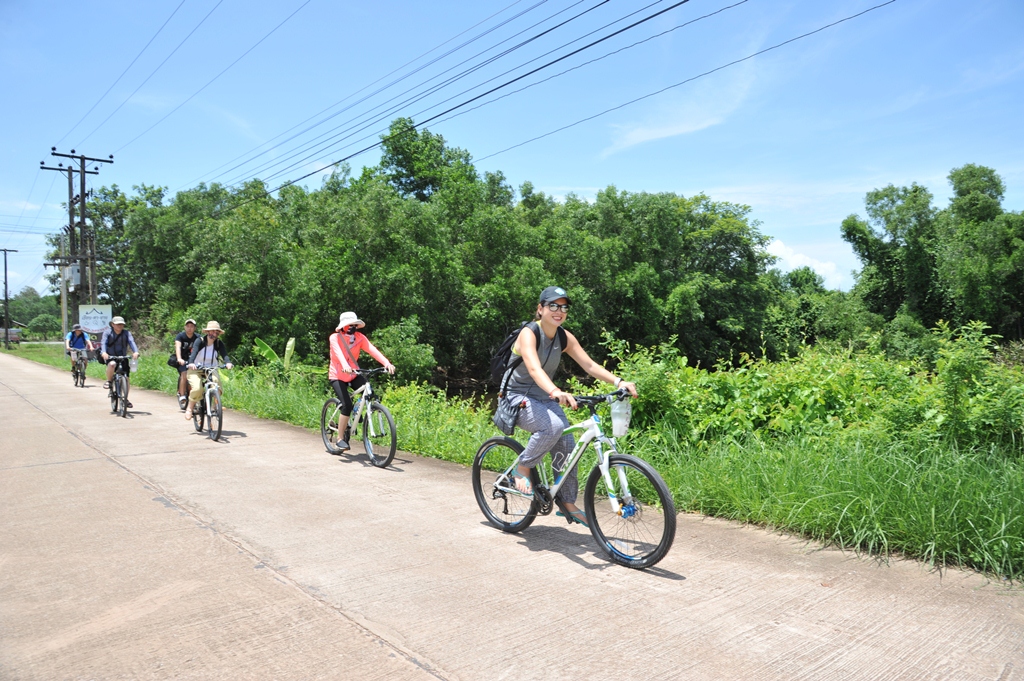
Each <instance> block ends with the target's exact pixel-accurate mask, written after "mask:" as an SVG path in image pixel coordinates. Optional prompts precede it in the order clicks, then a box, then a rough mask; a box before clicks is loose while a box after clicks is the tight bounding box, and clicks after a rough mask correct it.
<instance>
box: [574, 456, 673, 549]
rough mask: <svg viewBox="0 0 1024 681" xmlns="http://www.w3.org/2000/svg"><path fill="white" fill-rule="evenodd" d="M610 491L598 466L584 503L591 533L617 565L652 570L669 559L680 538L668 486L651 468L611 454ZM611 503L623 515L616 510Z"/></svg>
mask: <svg viewBox="0 0 1024 681" xmlns="http://www.w3.org/2000/svg"><path fill="white" fill-rule="evenodd" d="M609 466H610V473H611V482H612V488H611V489H609V487H608V484H607V481H606V480H605V478H604V476H603V475H602V474H601V469H600V467H598V466H595V467H594V470H592V471H590V477H589V478H588V479H587V489H586V492H585V493H584V502H585V503H586V509H587V520H588V521H589V523H590V532H591V534H593V535H594V539H596V540H597V543H598V545H599V546H601V548H602V549H604V551H605V552H606V553H607V554H608V556H609V557H610V558H611V559H612V561H613V562H615V563H618V564H619V565H625V566H626V567H630V568H638V569H640V568H647V567H651V566H652V565H654V564H655V563H657V562H658V561H659V560H661V559H662V558H664V557H665V554H666V553H668V550H669V549H670V548H671V547H672V542H673V540H674V539H675V536H676V507H675V504H674V503H673V501H672V495H671V493H669V491H668V486H667V485H666V484H665V481H664V480H662V479H661V476H660V475H658V472H657V471H656V470H654V468H652V467H651V465H650V464H649V463H647V462H646V461H644V460H642V459H638V458H636V457H635V456H629V455H626V454H612V455H611V457H610V462H609ZM612 499H614V500H615V501H616V502H618V506H619V510H618V511H617V512H616V511H614V510H613V509H612Z"/></svg>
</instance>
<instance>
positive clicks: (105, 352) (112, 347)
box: [100, 317, 139, 409]
mask: <svg viewBox="0 0 1024 681" xmlns="http://www.w3.org/2000/svg"><path fill="white" fill-rule="evenodd" d="M129 350H131V351H132V355H131V356H132V358H133V359H138V358H139V346H137V345H136V344H135V338H133V337H132V332H131V331H129V330H128V329H126V328H124V317H114V318H113V319H111V320H110V328H108V329H107V330H106V331H104V332H103V336H102V337H101V338H100V356H101V357H103V361H104V362H106V363H107V382H106V383H104V384H103V387H104V388H107V389H109V388H110V382H111V381H113V380H114V368H115V366H116V364H117V363H118V362H120V363H121V366H122V367H123V369H124V373H125V376H126V377H127V378H128V389H129V390H130V389H131V366H130V365H129V364H128V360H126V359H121V360H111V359H110V358H111V356H113V357H126V356H127V355H128V351H129ZM127 397H128V395H125V398H126V401H127ZM128 408H129V409H131V408H132V403H131V402H128Z"/></svg>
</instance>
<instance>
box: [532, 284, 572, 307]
mask: <svg viewBox="0 0 1024 681" xmlns="http://www.w3.org/2000/svg"><path fill="white" fill-rule="evenodd" d="M559 298H565V302H567V303H572V301H571V300H569V294H568V293H566V292H565V289H564V288H562V287H561V286H548V287H547V288H546V289H544V290H543V291H541V292H540V301H539V302H540V304H541V305H545V304H547V303H550V302H551V301H552V300H558V299H559Z"/></svg>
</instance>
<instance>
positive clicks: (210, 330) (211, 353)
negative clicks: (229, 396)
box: [185, 321, 233, 421]
mask: <svg viewBox="0 0 1024 681" xmlns="http://www.w3.org/2000/svg"><path fill="white" fill-rule="evenodd" d="M203 333H205V334H206V335H205V336H203V337H202V339H200V341H199V342H197V343H193V345H192V353H191V354H190V355H189V358H188V369H189V371H188V385H189V388H191V391H190V392H189V394H188V406H186V407H185V420H186V421H191V420H192V408H193V407H195V405H196V402H197V401H199V400H200V399H202V397H203V374H202V373H201V372H200V371H199V370H198V367H200V366H204V367H212V366H216V364H217V358H218V357H221V358H223V360H224V366H225V368H227V369H230V368H231V367H232V366H233V365H232V364H231V359H230V358H228V349H227V347H225V345H224V341H222V340H221V339H220V335H221V334H222V333H224V330H223V329H222V328H220V324H218V323H217V322H213V321H210V322H206V328H205V329H203Z"/></svg>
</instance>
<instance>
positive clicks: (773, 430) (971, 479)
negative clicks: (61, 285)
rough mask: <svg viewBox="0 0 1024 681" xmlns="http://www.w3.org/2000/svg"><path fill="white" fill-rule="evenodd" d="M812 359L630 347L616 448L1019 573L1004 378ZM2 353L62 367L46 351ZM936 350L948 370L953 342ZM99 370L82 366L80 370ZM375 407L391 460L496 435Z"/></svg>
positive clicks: (265, 382)
mask: <svg viewBox="0 0 1024 681" xmlns="http://www.w3.org/2000/svg"><path fill="white" fill-rule="evenodd" d="M816 352H817V354H814V353H809V354H808V355H807V356H806V357H805V358H804V359H802V360H795V361H793V362H790V363H779V364H767V363H764V364H761V363H758V364H753V365H748V366H746V367H743V368H741V369H740V370H737V371H724V370H723V371H719V372H715V373H709V372H700V371H699V370H694V369H692V368H687V367H685V365H684V364H681V363H678V362H676V361H675V360H674V359H672V358H667V359H666V358H661V359H658V358H654V357H652V356H650V355H649V354H648V355H647V356H644V354H643V353H642V352H641V353H638V354H635V355H633V356H631V360H630V361H629V362H623V365H624V368H626V369H628V370H629V371H631V372H632V373H631V374H628V375H630V376H631V377H632V376H633V375H635V376H636V377H637V378H639V379H640V381H641V390H642V391H643V393H642V395H641V399H640V400H639V401H637V405H636V406H637V412H638V415H639V418H635V419H634V422H635V423H636V422H639V423H638V427H635V428H634V429H633V430H632V431H631V432H630V433H629V435H627V437H626V438H625V439H623V440H622V442H621V444H622V449H623V450H624V451H626V452H629V453H633V454H637V455H639V456H641V457H643V458H644V459H646V460H648V461H650V462H651V463H652V464H653V465H654V466H655V467H656V468H657V469H658V471H659V472H660V473H661V474H662V476H663V477H664V478H665V481H666V483H668V485H669V488H670V489H671V490H672V494H673V497H674V498H675V501H676V506H677V508H679V509H680V510H684V511H694V512H700V513H706V514H709V515H714V516H720V517H725V518H732V519H735V520H740V521H745V522H752V523H758V524H762V525H766V526H770V527H773V528H777V529H780V530H785V531H789V532H795V533H800V534H802V535H804V536H807V537H810V538H813V539H816V540H819V541H821V542H823V543H826V544H831V545H835V546H840V547H844V548H852V549H856V550H861V551H865V552H870V553H872V554H876V555H889V554H894V553H896V554H902V555H906V556H910V557H916V558H919V559H921V560H924V561H926V562H928V563H930V564H933V565H936V566H942V565H958V566H964V567H970V568H975V569H978V570H981V571H984V572H988V573H991V574H994V575H999V576H1002V577H1004V578H1006V579H1010V580H1022V579H1024V463H1022V458H1021V456H1020V449H1019V446H1018V444H1017V442H1016V441H1015V438H1017V437H1019V436H1018V433H1019V432H1020V431H1021V430H1024V411H1021V410H1020V409H1018V408H1017V407H1016V406H1015V405H1017V404H1018V401H1017V400H1018V398H1019V395H1018V394H1017V393H1015V392H1014V388H1013V386H1012V385H1009V384H1010V383H1012V380H1016V376H1017V375H1016V374H1015V373H1013V372H1010V373H1009V374H1008V373H1006V372H1005V371H1001V372H1000V373H998V374H996V375H990V374H988V373H986V372H987V371H988V369H987V368H985V367H980V365H979V366H976V367H975V368H974V369H973V370H972V371H973V373H971V372H968V373H967V374H966V375H967V376H969V377H972V378H971V381H972V382H971V383H969V384H966V385H965V386H964V387H963V392H962V394H961V395H959V396H957V395H955V394H953V392H954V391H953V390H952V389H950V388H949V387H948V386H944V385H943V384H942V382H941V380H940V374H934V375H929V374H920V373H914V372H912V371H909V370H908V368H907V367H905V366H901V365H898V364H893V363H888V362H885V361H882V360H880V359H878V358H874V359H872V358H871V357H870V356H868V357H865V356H845V355H843V353H841V352H832V353H829V352H826V351H824V350H822V351H816ZM12 354H18V355H21V356H25V357H28V358H30V359H34V360H36V361H43V362H46V363H48V364H54V365H57V366H60V367H62V368H63V367H65V366H67V362H66V360H65V358H64V357H63V353H62V350H61V349H60V348H59V347H57V346H41V347H33V346H22V348H21V349H19V350H16V351H13V352H12ZM968 354H970V353H968ZM949 357H950V358H951V359H950V360H949V361H950V363H954V362H955V361H956V359H957V358H956V349H955V348H954V349H953V350H950V352H949ZM164 358H165V356H164V355H157V356H144V357H143V358H142V361H141V363H140V371H139V372H138V374H137V375H136V376H135V378H134V383H135V385H139V386H142V387H147V388H152V389H157V390H162V391H164V392H168V393H172V394H173V393H174V385H175V384H174V379H175V374H174V372H173V371H172V370H171V369H169V368H168V367H167V366H166V365H164V364H163V361H164ZM666 361H667V362H669V363H670V364H671V366H665V364H664V363H663V362H666ZM659 363H661V364H660V365H659ZM961 364H963V363H961ZM979 367H980V368H979ZM968 368H970V367H968ZM101 370H102V367H99V366H95V367H93V366H91V367H90V376H92V375H93V374H94V373H96V374H97V375H98V373H99V372H100V371H101ZM963 373H964V372H962V371H961V374H963ZM225 375H226V376H227V381H226V384H225V403H226V404H227V405H228V406H229V407H233V408H236V409H240V410H242V411H246V412H248V413H251V414H253V415H256V416H260V417H265V418H274V419H280V420H283V421H288V422H290V423H294V424H297V425H300V426H303V427H305V428H309V429H311V430H318V429H319V417H320V408H321V405H322V404H323V402H324V399H326V397H328V392H327V389H326V386H322V387H320V388H318V386H317V383H316V382H315V381H313V382H311V381H310V380H309V379H305V378H295V379H292V380H286V379H284V378H282V377H281V376H280V375H276V374H273V373H272V372H261V371H259V370H256V369H251V368H248V369H243V370H238V371H234V372H225ZM957 380H963V379H957ZM1008 385H1009V387H1007V386H1008ZM68 389H69V390H73V388H72V387H71V384H70V376H69V379H68ZM997 391H998V392H997ZM957 400H959V401H958V402H957ZM659 402H661V403H664V402H670V403H674V404H671V405H669V406H668V407H666V406H665V405H664V404H659ZM384 403H385V404H386V405H387V406H388V407H389V408H390V409H391V411H392V413H393V414H394V416H395V421H396V424H397V427H398V436H399V446H400V447H401V448H402V449H404V450H406V451H411V452H416V453H419V454H423V455H426V456H432V457H435V458H440V459H445V460H449V461H454V462H458V463H461V464H464V465H468V464H470V463H471V462H472V458H473V455H474V454H475V452H476V450H477V448H478V447H479V445H480V443H481V442H483V440H485V439H486V438H488V437H492V436H494V435H496V434H497V431H496V430H495V429H494V428H493V426H492V425H491V423H490V416H491V413H490V410H489V409H481V408H478V407H476V406H474V403H473V402H471V401H467V400H458V399H455V400H453V399H446V398H445V397H444V396H443V395H442V394H440V393H439V392H438V391H436V390H433V389H430V388H427V387H425V386H422V385H407V386H401V387H393V388H390V389H388V390H387V392H386V394H385V397H384ZM957 405H960V408H962V413H961V415H960V419H961V420H960V424H959V426H958V427H957V429H956V430H947V431H945V432H944V431H943V430H942V428H941V426H942V424H943V423H944V422H948V421H947V420H948V418H950V417H947V420H944V419H940V418H939V416H942V415H943V413H944V412H943V411H942V410H943V409H956V408H958V407H957ZM999 405H1002V410H1001V411H999V412H998V413H997V414H996V415H995V416H993V415H992V414H991V413H989V412H990V411H991V409H993V408H994V407H996V406H999ZM983 407H984V408H983ZM933 410H934V412H933ZM936 412H937V413H938V416H936ZM925 414H930V416H928V418H924V415H925ZM915 415H916V416H915ZM919 417H920V418H919ZM958 435H959V437H958ZM986 439H989V440H990V441H989V442H986V441H985V440H986ZM581 474H582V475H585V474H586V473H585V472H581Z"/></svg>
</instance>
